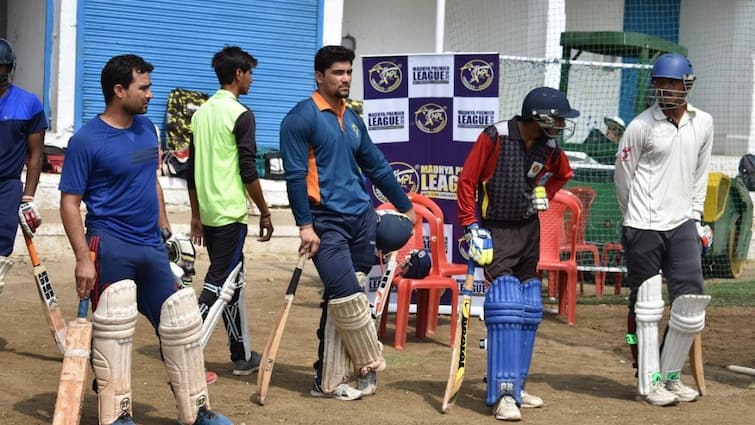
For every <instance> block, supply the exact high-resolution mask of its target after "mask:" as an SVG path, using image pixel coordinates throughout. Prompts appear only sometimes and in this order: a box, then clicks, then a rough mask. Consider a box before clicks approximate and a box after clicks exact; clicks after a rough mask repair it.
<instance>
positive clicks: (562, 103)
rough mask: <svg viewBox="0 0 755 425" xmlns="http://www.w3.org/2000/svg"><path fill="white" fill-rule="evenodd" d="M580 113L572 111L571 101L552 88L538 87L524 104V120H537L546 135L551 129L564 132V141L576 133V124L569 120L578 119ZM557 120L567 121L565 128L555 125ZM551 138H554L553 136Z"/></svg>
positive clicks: (531, 92) (527, 97)
mask: <svg viewBox="0 0 755 425" xmlns="http://www.w3.org/2000/svg"><path fill="white" fill-rule="evenodd" d="M578 116H579V111H578V110H576V109H572V107H571V105H570V104H569V99H567V98H566V95H565V94H563V93H562V92H560V91H558V90H556V89H554V88H551V87H537V88H535V89H533V90H531V91H530V92H529V93H527V96H525V97H524V102H522V119H524V120H525V121H530V120H535V121H537V123H538V125H540V128H542V129H543V130H544V131H545V132H546V133H548V130H549V129H556V130H559V131H563V132H564V134H563V137H564V139H567V138H569V137H570V136H571V135H572V134H573V133H574V127H575V123H574V121H571V120H568V119H567V118H577V117H578ZM556 118H561V119H564V120H565V121H566V123H565V125H564V126H563V127H558V126H556V125H555V123H554V121H555V119H556ZM549 136H551V137H553V135H552V134H549Z"/></svg>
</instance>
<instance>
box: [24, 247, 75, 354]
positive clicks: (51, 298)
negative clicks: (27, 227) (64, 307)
mask: <svg viewBox="0 0 755 425" xmlns="http://www.w3.org/2000/svg"><path fill="white" fill-rule="evenodd" d="M22 233H23V232H22ZM24 239H26V248H27V249H28V250H29V257H31V264H32V266H33V267H34V271H33V272H34V280H35V281H36V283H37V292H38V293H39V298H40V300H41V301H42V311H43V312H44V314H45V319H47V326H48V327H49V328H50V332H52V337H53V338H54V339H55V345H57V347H58V351H60V353H61V354H64V353H65V351H66V322H65V320H64V319H63V312H62V311H61V310H60V306H59V305H58V298H57V297H56V296H55V291H54V290H53V288H52V281H51V280H50V276H49V275H48V274H47V268H46V267H45V266H44V265H43V264H42V263H41V261H39V255H38V254H37V249H36V248H35V247H34V242H33V241H32V239H31V237H29V235H27V234H26V233H24Z"/></svg>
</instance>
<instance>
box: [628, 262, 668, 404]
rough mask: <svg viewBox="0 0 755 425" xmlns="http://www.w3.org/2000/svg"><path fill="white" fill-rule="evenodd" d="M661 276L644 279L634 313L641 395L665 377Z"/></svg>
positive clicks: (647, 392) (645, 393)
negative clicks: (660, 338) (660, 337)
mask: <svg viewBox="0 0 755 425" xmlns="http://www.w3.org/2000/svg"><path fill="white" fill-rule="evenodd" d="M661 286H662V280H661V275H659V274H658V275H655V276H653V277H651V278H650V279H648V280H646V281H644V282H642V284H641V285H640V287H639V289H638V290H637V302H636V303H635V305H634V313H635V317H636V321H637V354H638V358H637V375H638V378H639V379H638V387H639V392H640V394H641V395H648V394H649V393H650V384H651V383H653V382H655V381H659V380H662V376H661V367H660V354H659V351H658V322H659V321H660V320H661V317H663V307H664V303H663V295H662V293H661V289H662V288H661Z"/></svg>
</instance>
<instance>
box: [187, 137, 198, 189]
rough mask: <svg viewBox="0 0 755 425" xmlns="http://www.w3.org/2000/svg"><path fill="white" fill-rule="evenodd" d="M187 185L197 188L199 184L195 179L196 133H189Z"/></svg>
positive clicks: (190, 187) (188, 187) (189, 187)
mask: <svg viewBox="0 0 755 425" xmlns="http://www.w3.org/2000/svg"><path fill="white" fill-rule="evenodd" d="M186 165H187V167H186V168H187V171H186V187H187V189H189V190H196V188H197V185H196V182H195V180H194V135H193V134H190V135H189V160H188V161H186Z"/></svg>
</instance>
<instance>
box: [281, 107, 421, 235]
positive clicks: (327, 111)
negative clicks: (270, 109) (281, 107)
mask: <svg viewBox="0 0 755 425" xmlns="http://www.w3.org/2000/svg"><path fill="white" fill-rule="evenodd" d="M280 148H281V154H282V156H283V168H284V169H285V170H286V185H287V188H288V198H289V203H290V205H291V209H292V211H293V213H294V219H295V220H296V224H297V225H298V226H303V225H305V224H309V223H312V215H311V212H310V206H309V204H310V203H312V204H314V205H317V206H318V207H321V208H325V209H327V210H330V211H334V212H338V213H342V214H346V215H360V214H363V213H364V212H365V211H367V209H368V208H371V204H370V196H369V195H368V194H367V190H366V189H365V186H364V180H363V178H362V173H364V174H365V175H366V176H367V177H369V178H370V181H372V183H373V184H374V185H375V186H377V187H378V189H380V191H381V192H382V193H383V194H384V195H385V196H386V197H387V198H388V199H389V200H390V201H391V202H392V203H393V205H395V206H396V208H398V209H399V211H401V212H405V211H408V210H409V209H411V207H412V204H411V202H410V201H409V198H408V197H407V196H406V194H405V193H404V191H403V190H402V189H401V186H400V185H399V184H398V182H397V180H396V177H395V176H394V174H393V169H392V168H391V166H390V164H389V163H388V162H387V161H386V160H385V157H384V156H383V153H382V152H380V150H378V149H377V147H375V145H374V144H373V143H372V140H371V139H370V136H369V134H367V128H366V127H365V125H364V122H363V121H362V119H361V118H360V117H359V115H357V114H356V113H355V112H354V111H352V110H351V109H348V108H346V104H345V103H344V102H342V103H341V108H340V110H339V111H334V110H333V109H332V108H331V107H330V106H329V105H328V103H327V102H326V101H325V100H324V99H323V98H322V96H320V94H319V93H318V92H314V93H313V94H312V97H310V98H307V99H304V100H302V101H301V102H299V103H298V104H297V105H296V106H294V107H293V108H292V109H291V110H290V111H289V113H288V114H287V115H286V117H285V118H284V119H283V122H282V123H281V128H280Z"/></svg>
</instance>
